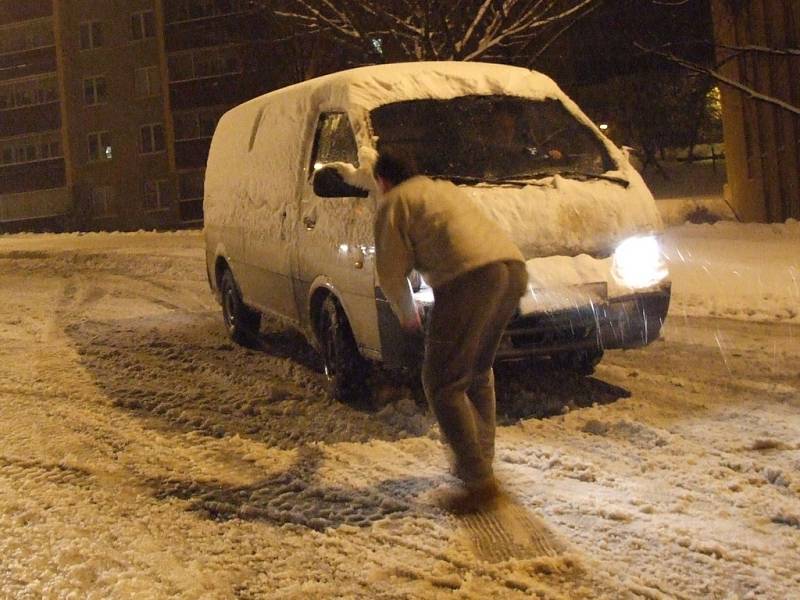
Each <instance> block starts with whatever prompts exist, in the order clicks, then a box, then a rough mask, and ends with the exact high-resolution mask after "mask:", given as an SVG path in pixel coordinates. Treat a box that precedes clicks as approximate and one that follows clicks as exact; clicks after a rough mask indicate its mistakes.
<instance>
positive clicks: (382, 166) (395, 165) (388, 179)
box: [373, 152, 414, 194]
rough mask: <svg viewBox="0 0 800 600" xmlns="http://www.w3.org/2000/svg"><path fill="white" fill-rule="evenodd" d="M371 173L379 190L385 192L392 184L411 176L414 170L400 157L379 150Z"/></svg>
mask: <svg viewBox="0 0 800 600" xmlns="http://www.w3.org/2000/svg"><path fill="white" fill-rule="evenodd" d="M373 175H374V176H375V181H377V182H378V187H379V188H380V189H381V192H383V193H384V194H385V193H386V192H388V191H389V190H390V189H392V188H393V187H394V186H396V185H399V184H401V183H403V182H404V181H405V180H406V179H410V178H411V177H413V176H414V172H413V171H412V169H411V167H410V165H409V163H408V162H406V161H404V160H403V159H402V158H400V157H398V156H396V155H394V154H391V153H387V152H381V154H380V156H378V160H377V161H375V166H374V168H373Z"/></svg>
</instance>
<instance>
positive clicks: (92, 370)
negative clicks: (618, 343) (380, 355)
mask: <svg viewBox="0 0 800 600" xmlns="http://www.w3.org/2000/svg"><path fill="white" fill-rule="evenodd" d="M665 250H666V254H667V256H668V258H669V261H670V267H671V269H672V273H673V285H674V288H673V290H674V295H673V304H672V307H671V311H670V317H669V318H668V321H667V325H666V327H665V330H664V336H663V339H662V340H661V341H658V342H656V343H654V344H652V345H651V346H650V347H648V348H645V349H641V350H636V351H627V352H622V351H618V352H609V353H607V355H606V358H605V359H604V361H603V363H602V364H601V365H600V367H599V368H598V370H597V372H596V374H595V375H594V376H593V377H589V378H581V377H577V376H571V375H568V374H566V373H562V372H557V371H553V370H551V369H550V367H549V365H548V364H547V363H546V362H541V363H537V364H533V365H525V366H521V365H516V366H506V367H505V368H501V369H499V373H498V386H499V388H500V396H501V400H502V402H501V403H500V406H499V408H498V412H499V416H498V418H499V424H500V427H499V430H498V456H497V471H498V475H499V477H500V478H501V480H502V481H503V484H504V487H505V488H506V489H507V491H508V495H509V498H508V500H507V501H505V502H504V503H503V504H502V505H501V506H500V507H499V508H498V509H497V510H496V511H494V512H492V513H487V514H484V515H478V516H473V517H460V518H459V517H455V516H453V515H449V514H446V513H444V512H442V511H441V510H439V509H438V508H436V506H435V504H434V503H433V501H432V499H431V492H432V491H433V490H435V489H436V488H437V487H438V486H440V485H442V484H444V483H447V482H451V481H452V480H451V479H450V478H449V476H448V475H447V474H446V469H447V465H446V459H445V456H444V453H443V451H442V447H441V444H440V442H439V440H438V434H437V430H436V427H435V425H434V422H433V420H432V419H431V417H430V415H429V414H428V413H427V411H426V410H425V409H424V407H422V406H420V405H419V404H418V403H416V402H415V401H414V399H413V396H412V394H411V393H410V392H408V391H407V390H404V389H401V388H396V387H393V386H390V385H388V384H387V383H385V382H382V381H376V385H378V386H379V387H380V390H379V393H378V394H377V397H378V401H377V402H376V403H375V405H374V406H373V407H371V408H364V407H351V406H346V405H343V404H339V403H336V402H333V401H331V400H330V399H328V398H327V397H326V395H325V393H324V391H323V386H322V378H321V375H320V374H319V372H318V370H317V369H316V361H315V358H314V356H313V353H311V351H310V350H309V349H308V348H307V347H306V346H305V344H304V343H303V341H302V340H301V339H300V338H299V337H298V336H297V335H296V334H294V333H292V332H289V331H286V330H284V329H282V328H281V327H280V326H278V325H277V324H275V323H272V322H267V323H266V324H265V326H264V328H263V331H262V336H261V339H262V347H261V348H260V349H250V350H248V349H243V348H240V347H237V346H234V345H232V344H231V343H230V342H228V340H227V339H226V338H225V337H224V334H223V330H222V326H221V320H220V316H219V311H218V307H217V306H216V305H215V304H214V301H213V299H212V298H211V296H210V294H209V292H208V288H207V283H206V279H205V277H206V276H205V271H204V265H203V254H202V247H201V237H200V235H199V234H198V233H197V232H183V233H171V234H155V233H135V234H87V235H18V236H0V357H1V358H2V360H0V432H2V436H0V597H2V598H14V599H16V598H25V599H27V598H31V599H34V598H35V599H38V598H97V599H101V598H102V599H105V598H125V599H127V598H147V599H150V598H451V597H452V598H491V597H498V598H499V597H502V598H531V597H538V598H554V599H555V598H563V599H574V598H586V599H589V598H610V599H617V598H649V599H660V598H718V599H733V598H774V599H784V598H798V597H800V592H798V590H800V498H799V497H798V496H799V495H800V410H798V409H800V371H799V370H798V367H797V365H798V364H799V363H798V361H799V360H800V327H798V326H797V323H798V315H797V309H798V305H800V294H798V281H797V279H798V272H799V270H800V225H798V223H796V222H790V223H786V224H783V225H772V226H766V225H742V224H736V223H718V224H715V225H683V226H679V227H675V228H672V229H670V230H668V231H667V233H666V235H665ZM717 317H734V319H729V318H717Z"/></svg>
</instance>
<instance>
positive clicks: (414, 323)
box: [400, 306, 422, 333]
mask: <svg viewBox="0 0 800 600" xmlns="http://www.w3.org/2000/svg"><path fill="white" fill-rule="evenodd" d="M414 308H415V310H414V316H413V317H409V318H407V319H406V320H405V321H403V322H402V323H400V325H401V326H402V327H403V330H404V331H405V332H406V333H419V332H420V331H422V319H420V316H419V307H418V306H415V307H414Z"/></svg>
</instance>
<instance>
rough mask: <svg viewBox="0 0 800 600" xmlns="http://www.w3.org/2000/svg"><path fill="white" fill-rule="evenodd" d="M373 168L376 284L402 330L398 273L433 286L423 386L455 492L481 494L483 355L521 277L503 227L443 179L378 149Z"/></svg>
mask: <svg viewBox="0 0 800 600" xmlns="http://www.w3.org/2000/svg"><path fill="white" fill-rule="evenodd" d="M374 175H375V179H376V181H377V183H378V187H379V189H380V190H381V192H382V195H383V198H382V201H381V204H380V206H379V209H378V213H377V219H376V223H375V247H376V261H377V271H378V277H379V279H380V285H381V288H382V289H383V293H384V294H385V296H386V298H387V299H388V300H389V302H390V303H391V306H392V309H393V310H394V312H395V314H396V315H397V317H398V318H399V319H400V323H401V324H402V325H403V327H404V328H405V329H406V330H408V331H417V330H419V329H420V328H421V322H420V316H419V313H418V309H417V306H416V304H415V302H414V298H413V296H412V294H411V288H410V285H409V282H408V279H407V275H408V274H409V272H410V271H411V269H416V270H418V271H419V272H420V273H421V274H422V276H423V277H424V278H425V280H426V281H427V282H428V283H429V284H430V286H431V287H432V288H433V294H434V299H435V303H434V307H433V311H432V314H431V315H430V319H429V322H428V324H427V337H426V340H425V360H424V363H423V367H422V383H423V387H424V389H425V395H426V397H427V399H428V403H429V404H430V407H431V410H432V411H433V413H434V414H435V415H436V419H437V420H438V422H439V426H440V428H441V430H442V433H443V435H444V438H445V440H446V442H447V443H448V445H449V446H450V448H451V449H452V451H453V455H454V471H455V475H456V476H457V477H459V478H460V479H461V480H462V481H463V483H464V486H465V489H464V490H462V491H461V492H462V493H460V496H461V497H462V500H464V501H467V502H469V501H470V500H477V501H483V500H489V499H490V498H492V497H494V496H495V495H496V494H497V493H498V487H497V483H496V481H495V478H494V474H493V470H492V462H493V459H494V436H495V391H494V373H493V371H492V363H493V362H494V358H495V354H496V352H497V348H498V345H499V343H500V339H501V337H502V334H503V330H504V329H505V327H506V325H507V324H508V321H509V319H510V318H511V317H512V315H513V314H514V311H515V310H516V307H517V304H518V302H519V299H520V297H521V296H522V294H523V293H524V292H525V288H526V286H527V281H528V277H527V272H526V269H525V263H524V259H523V257H522V254H521V252H520V251H519V249H518V248H517V247H516V245H515V244H514V243H513V242H512V241H511V239H510V238H509V236H508V234H507V233H506V232H505V231H504V230H503V229H501V228H500V226H499V225H497V224H496V223H495V222H494V221H492V220H491V219H490V218H489V217H488V216H487V215H486V214H485V213H484V212H482V210H481V209H480V207H478V206H477V205H476V204H475V203H474V202H473V201H472V200H471V199H470V198H469V196H467V195H466V194H465V193H464V192H463V191H462V190H460V189H459V188H458V187H456V186H455V185H453V184H452V183H451V182H449V181H444V180H433V179H430V178H428V177H425V176H421V175H417V176H414V175H413V173H412V172H411V171H410V169H409V167H408V166H407V165H406V164H405V163H404V162H403V161H401V160H399V159H397V158H395V157H392V156H390V155H387V154H382V155H381V156H380V157H379V158H378V160H377V162H376V163H375V169H374ZM454 501H455V499H454ZM453 508H456V507H455V506H454V507H453Z"/></svg>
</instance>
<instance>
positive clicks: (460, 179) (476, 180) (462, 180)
mask: <svg viewBox="0 0 800 600" xmlns="http://www.w3.org/2000/svg"><path fill="white" fill-rule="evenodd" d="M429 177H430V178H431V179H447V180H448V181H452V182H453V183H455V184H457V185H458V184H462V185H478V184H481V183H488V184H500V185H503V184H505V185H517V186H519V187H524V186H526V185H530V184H532V183H535V181H534V180H535V179H537V177H538V176H537V177H528V176H527V175H526V176H524V177H505V178H504V177H500V178H494V177H472V176H469V175H429Z"/></svg>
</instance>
